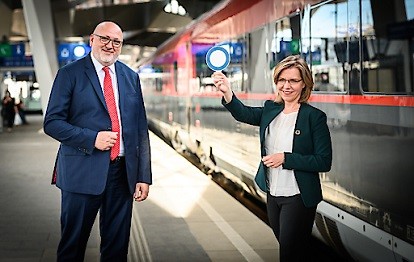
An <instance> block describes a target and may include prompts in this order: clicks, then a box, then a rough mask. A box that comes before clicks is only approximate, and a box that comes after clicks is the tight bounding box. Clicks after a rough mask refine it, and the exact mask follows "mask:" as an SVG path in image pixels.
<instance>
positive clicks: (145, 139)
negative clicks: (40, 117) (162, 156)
mask: <svg viewBox="0 0 414 262" xmlns="http://www.w3.org/2000/svg"><path fill="white" fill-rule="evenodd" d="M90 55H91V54H89V55H87V56H85V57H84V58H82V59H80V60H78V61H76V62H73V63H71V64H69V65H67V66H64V67H62V68H61V69H59V71H58V73H57V75H56V78H55V81H54V83H53V87H52V91H51V94H50V98H49V103H48V107H47V111H46V114H45V119H44V132H45V133H46V134H48V135H49V136H51V137H53V138H55V139H56V140H58V141H59V142H60V147H59V151H58V158H57V162H56V168H57V182H56V183H57V186H58V187H59V188H61V189H62V190H65V191H69V192H73V193H83V194H93V195H98V194H101V193H102V192H103V190H104V189H105V185H106V180H107V174H108V168H109V161H110V159H109V158H110V156H109V154H110V151H109V150H108V151H101V150H98V149H97V148H95V146H94V145H95V139H96V136H97V134H98V132H99V131H107V130H111V119H110V117H109V113H108V110H107V107H106V103H105V98H104V96H103V92H102V88H101V85H100V83H99V78H98V76H97V74H96V70H95V67H94V66H93V63H92V59H91V57H90ZM115 71H116V76H117V80H118V89H119V107H120V117H121V123H122V137H123V141H124V146H125V162H126V170H127V175H128V184H129V189H130V192H131V194H133V193H134V191H135V185H136V183H137V182H144V183H147V184H151V183H152V173H151V163H150V160H151V156H150V144H149V136H148V124H147V118H146V113H145V108H144V101H143V97H142V91H141V85H140V80H139V76H138V74H136V73H135V72H134V71H132V70H131V69H130V68H128V67H127V66H126V65H124V64H123V63H121V62H119V61H117V62H116V63H115Z"/></svg>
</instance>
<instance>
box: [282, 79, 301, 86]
mask: <svg viewBox="0 0 414 262" xmlns="http://www.w3.org/2000/svg"><path fill="white" fill-rule="evenodd" d="M301 81H302V79H284V78H280V79H278V80H277V82H276V83H277V85H278V86H284V85H285V84H286V82H288V83H289V85H290V86H295V85H297V84H299V83H300V82H301Z"/></svg>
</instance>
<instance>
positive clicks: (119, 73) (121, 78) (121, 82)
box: [115, 62, 126, 117]
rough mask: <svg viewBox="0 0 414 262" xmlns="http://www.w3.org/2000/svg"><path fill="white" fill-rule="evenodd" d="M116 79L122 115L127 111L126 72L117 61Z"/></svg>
mask: <svg viewBox="0 0 414 262" xmlns="http://www.w3.org/2000/svg"><path fill="white" fill-rule="evenodd" d="M115 71H116V79H117V81H118V94H119V112H120V114H121V117H122V113H123V112H126V111H125V110H123V109H124V107H125V74H124V71H123V70H122V68H121V66H120V64H119V62H116V63H115Z"/></svg>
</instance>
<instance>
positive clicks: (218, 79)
mask: <svg viewBox="0 0 414 262" xmlns="http://www.w3.org/2000/svg"><path fill="white" fill-rule="evenodd" d="M211 78H213V82H214V85H215V86H216V87H217V89H218V90H219V91H220V92H221V93H222V94H223V97H224V100H226V102H227V103H229V102H230V101H231V98H232V96H233V93H232V91H231V87H230V82H229V79H228V78H227V77H226V76H225V75H224V74H223V73H222V72H220V71H217V72H214V73H213V75H212V76H211Z"/></svg>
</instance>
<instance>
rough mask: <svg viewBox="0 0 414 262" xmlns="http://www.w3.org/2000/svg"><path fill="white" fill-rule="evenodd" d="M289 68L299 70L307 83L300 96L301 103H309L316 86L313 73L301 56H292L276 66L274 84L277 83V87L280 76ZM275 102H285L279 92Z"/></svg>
mask: <svg viewBox="0 0 414 262" xmlns="http://www.w3.org/2000/svg"><path fill="white" fill-rule="evenodd" d="M287 68H297V69H298V70H299V72H300V76H301V77H302V80H303V83H305V87H304V88H303V89H302V93H301V94H300V98H299V103H307V102H308V100H309V97H310V95H311V92H312V89H313V85H314V83H313V78H312V73H311V71H310V69H309V66H308V64H307V63H306V61H305V60H304V59H303V58H301V57H300V56H299V55H291V56H288V57H285V58H284V59H283V60H282V61H280V62H279V63H278V64H277V65H276V67H275V69H274V71H273V82H274V83H275V85H277V81H278V80H279V75H280V74H281V73H282V71H283V70H285V69H287ZM275 102H278V103H281V102H283V99H282V97H280V96H279V93H278V92H276V99H275Z"/></svg>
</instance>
